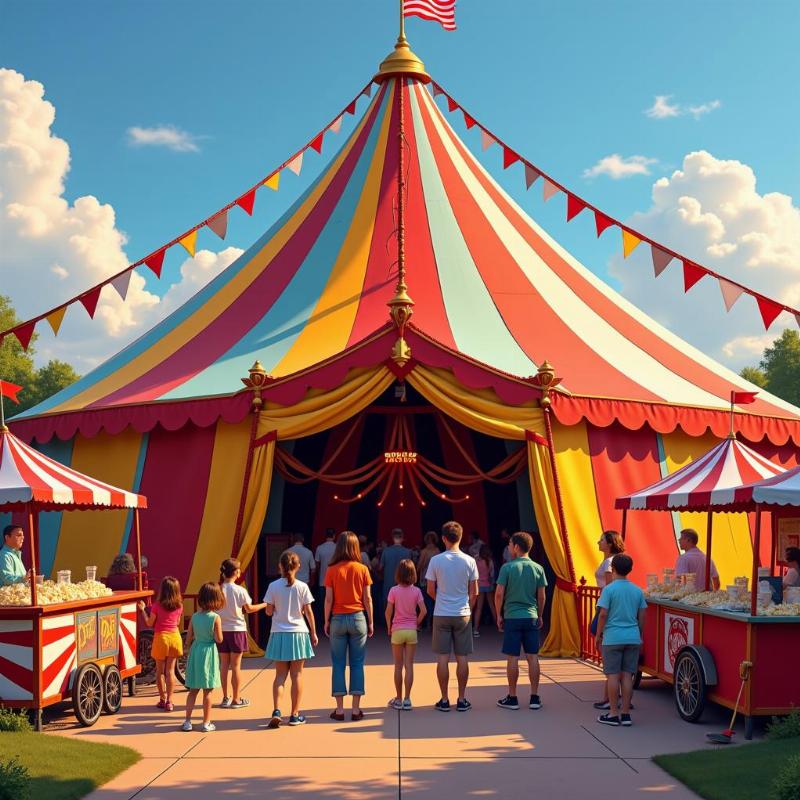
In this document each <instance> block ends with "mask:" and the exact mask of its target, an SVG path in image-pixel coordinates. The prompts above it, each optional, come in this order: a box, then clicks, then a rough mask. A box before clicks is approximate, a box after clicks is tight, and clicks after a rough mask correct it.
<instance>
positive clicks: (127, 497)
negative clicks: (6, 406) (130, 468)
mask: <svg viewBox="0 0 800 800" xmlns="http://www.w3.org/2000/svg"><path fill="white" fill-rule="evenodd" d="M0 444H1V445H2V446H1V447H0V509H2V510H3V511H13V510H17V509H21V508H24V507H25V506H26V505H27V504H28V503H31V504H33V505H34V506H35V507H36V508H37V509H38V510H40V511H47V510H66V509H68V508H70V507H73V508H87V509H88V508H147V498H146V497H144V496H143V495H140V494H134V493H133V492H126V491H125V490H124V489H117V488H116V486H110V485H109V484H107V483H103V482H102V481H98V480H96V479H95V478H90V477H89V476H88V475H83V474H81V473H80V472H76V471H75V470H74V469H70V468H69V467H65V466H64V465H63V464H59V463H58V462H57V461H53V459H52V458H48V457H47V456H45V455H43V454H42V453H40V452H39V451H38V450H34V449H33V448H32V447H29V446H28V445H27V444H25V443H24V442H22V441H20V440H19V439H17V437H16V436H14V434H13V433H11V432H10V431H9V430H8V429H5V430H0Z"/></svg>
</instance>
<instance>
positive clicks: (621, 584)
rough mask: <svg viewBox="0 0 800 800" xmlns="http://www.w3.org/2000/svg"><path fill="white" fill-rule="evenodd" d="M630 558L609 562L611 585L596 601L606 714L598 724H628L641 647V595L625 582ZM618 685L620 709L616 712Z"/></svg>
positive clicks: (598, 645) (642, 614) (642, 615)
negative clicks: (606, 698)
mask: <svg viewBox="0 0 800 800" xmlns="http://www.w3.org/2000/svg"><path fill="white" fill-rule="evenodd" d="M632 569H633V559H632V558H631V557H630V556H626V555H625V554H624V553H620V554H619V555H616V556H614V558H613V559H612V561H611V574H612V582H611V583H609V584H608V585H607V586H606V587H605V588H604V589H603V591H602V593H601V595H600V599H599V600H598V601H597V608H598V609H599V610H600V613H599V616H598V618H597V647H598V649H599V650H600V651H601V652H602V654H603V672H604V673H605V676H606V693H607V694H608V703H609V711H608V713H606V714H601V715H600V716H599V717H598V718H597V721H598V722H599V723H600V724H602V725H614V726H619V725H625V726H626V727H627V726H629V725H631V724H632V723H631V697H632V696H633V676H634V674H635V673H636V671H637V670H638V669H639V647H640V646H641V644H642V629H643V628H644V610H645V609H646V608H647V603H646V602H645V599H644V592H643V591H642V590H641V589H640V588H639V587H638V586H636V584H633V583H631V582H630V581H629V580H628V575H629V574H630V571H631V570H632ZM620 685H621V687H622V709H621V714H620V713H619V696H620Z"/></svg>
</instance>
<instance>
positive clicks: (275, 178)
mask: <svg viewBox="0 0 800 800" xmlns="http://www.w3.org/2000/svg"><path fill="white" fill-rule="evenodd" d="M280 182H281V174H280V172H276V173H275V174H274V175H272V176H271V177H269V178H267V179H266V180H265V181H264V186H266V187H267V188H268V189H272V191H273V192H277V191H278V184H279V183H280Z"/></svg>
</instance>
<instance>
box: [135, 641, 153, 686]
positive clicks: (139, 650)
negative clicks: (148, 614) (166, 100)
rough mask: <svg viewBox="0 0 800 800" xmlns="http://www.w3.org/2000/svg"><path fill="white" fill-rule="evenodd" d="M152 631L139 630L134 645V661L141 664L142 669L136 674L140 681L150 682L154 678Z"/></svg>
mask: <svg viewBox="0 0 800 800" xmlns="http://www.w3.org/2000/svg"><path fill="white" fill-rule="evenodd" d="M152 648H153V631H152V630H145V631H139V638H138V642H137V646H136V661H137V662H138V663H139V664H141V666H142V671H141V672H140V673H139V675H138V676H137V680H138V681H139V682H140V683H152V682H153V681H154V680H155V678H156V662H155V659H154V658H153V653H152Z"/></svg>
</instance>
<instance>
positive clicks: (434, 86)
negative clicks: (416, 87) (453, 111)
mask: <svg viewBox="0 0 800 800" xmlns="http://www.w3.org/2000/svg"><path fill="white" fill-rule="evenodd" d="M437 94H444V92H443V91H442V90H441V89H440V88H439V87H438V86H437V85H436V84H435V83H434V84H433V96H434V97H436V95H437Z"/></svg>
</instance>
